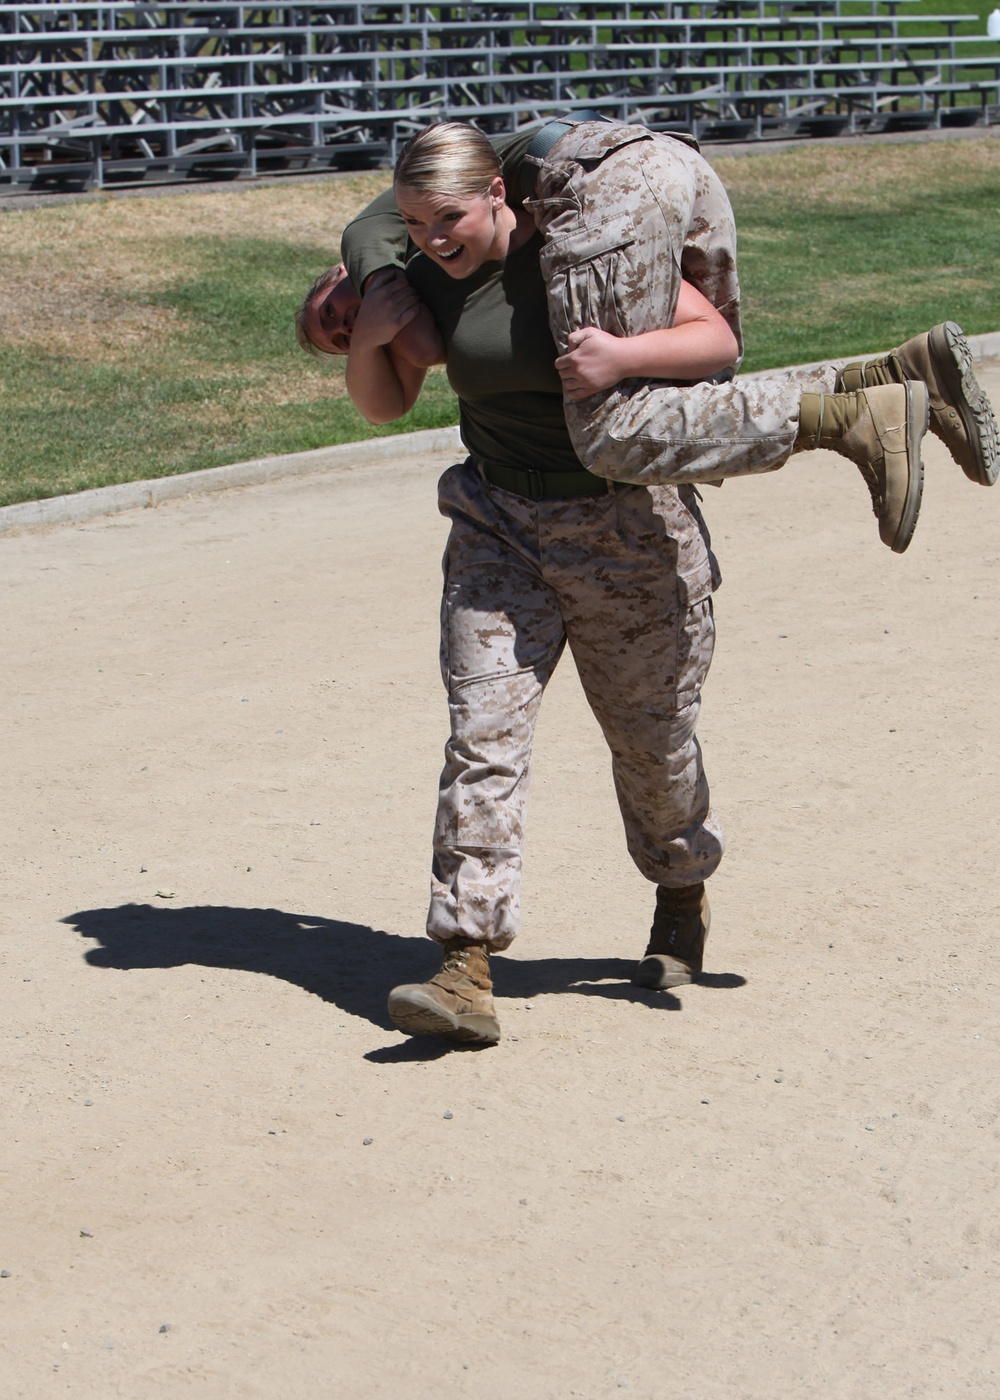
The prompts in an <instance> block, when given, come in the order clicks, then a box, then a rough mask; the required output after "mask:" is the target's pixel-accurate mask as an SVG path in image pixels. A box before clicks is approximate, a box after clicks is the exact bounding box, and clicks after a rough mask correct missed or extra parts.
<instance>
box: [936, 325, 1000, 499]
mask: <svg viewBox="0 0 1000 1400" xmlns="http://www.w3.org/2000/svg"><path fill="white" fill-rule="evenodd" d="M928 341H929V349H930V352H931V357H932V359H933V361H934V368H935V369H936V370H937V372H938V374H939V375H940V376H941V381H942V383H943V384H944V385H945V387H946V389H947V390H948V394H949V398H950V401H951V403H952V404H953V405H954V407H955V409H956V410H957V412H958V416H959V417H960V418H961V420H962V426H963V427H964V428H965V432H966V436H967V438H968V440H969V449H970V451H971V453H972V460H971V461H963V462H961V463H960V465H961V468H962V470H963V471H964V472H965V475H966V476H967V477H968V478H969V480H970V481H975V482H976V483H977V484H978V485H980V486H992V485H993V484H994V482H995V481H996V479H997V477H998V476H1000V428H998V427H997V420H996V415H995V414H994V412H993V406H992V404H991V403H990V401H989V399H988V397H987V396H986V394H985V393H984V392H983V390H982V388H981V386H980V384H979V380H978V379H977V378H976V376H975V372H974V370H973V368H972V351H971V350H970V349H969V342H968V341H967V340H966V338H965V335H964V334H963V331H962V327H961V326H959V325H956V324H955V322H954V321H944V322H942V324H941V325H939V326H935V327H934V329H933V330H932V331H931V332H930V334H929V336H928ZM938 436H943V435H942V434H938ZM944 440H945V441H946V442H947V438H945V439H944Z"/></svg>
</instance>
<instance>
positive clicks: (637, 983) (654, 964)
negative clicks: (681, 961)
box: [632, 953, 695, 992]
mask: <svg viewBox="0 0 1000 1400" xmlns="http://www.w3.org/2000/svg"><path fill="white" fill-rule="evenodd" d="M671 961H673V959H671ZM694 976H695V974H694V972H693V971H691V970H689V971H687V972H684V971H682V970H681V969H680V968H677V969H676V970H670V971H668V970H665V969H664V967H663V963H662V962H661V961H660V959H659V958H658V957H657V956H656V954H655V953H653V954H651V955H650V956H649V957H648V958H643V959H642V961H641V962H640V963H639V966H638V967H637V968H636V970H635V972H634V973H633V975H632V986H633V987H645V988H646V989H647V990H648V991H652V992H664V991H666V990H667V989H668V988H670V987H686V986H687V985H688V983H689V982H693V981H694Z"/></svg>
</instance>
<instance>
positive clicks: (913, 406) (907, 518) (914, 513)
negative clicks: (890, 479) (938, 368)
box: [886, 379, 931, 554]
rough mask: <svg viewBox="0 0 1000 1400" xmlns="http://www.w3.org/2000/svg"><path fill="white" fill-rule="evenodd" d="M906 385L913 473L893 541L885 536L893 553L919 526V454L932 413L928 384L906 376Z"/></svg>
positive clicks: (921, 484) (908, 450) (921, 465)
mask: <svg viewBox="0 0 1000 1400" xmlns="http://www.w3.org/2000/svg"><path fill="white" fill-rule="evenodd" d="M903 387H904V388H905V390H906V455H907V457H908V459H909V463H910V475H909V479H908V481H907V483H906V500H905V501H904V502H903V509H902V511H901V512H900V516H899V525H898V526H897V528H896V534H895V536H894V537H893V539H892V540H891V541H889V540H886V544H888V546H889V548H890V549H891V550H892V552H893V554H902V553H903V551H904V550H905V549H906V548H907V546H908V545H909V543H910V541H911V540H912V539H913V532H914V530H915V529H916V528H917V517H918V516H919V515H920V502H921V500H922V499H923V494H924V462H923V458H922V457H921V455H920V443H921V441H922V439H923V436H924V433H926V431H927V425H928V423H929V422H930V416H931V410H930V400H929V398H928V395H927V386H926V384H923V383H921V382H919V381H917V380H912V379H907V380H906V382H905V384H904V385H903Z"/></svg>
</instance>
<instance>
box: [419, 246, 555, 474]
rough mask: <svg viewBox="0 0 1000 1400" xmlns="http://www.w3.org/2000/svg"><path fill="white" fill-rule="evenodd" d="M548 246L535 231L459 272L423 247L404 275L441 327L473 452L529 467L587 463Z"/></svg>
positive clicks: (464, 429)
mask: <svg viewBox="0 0 1000 1400" xmlns="http://www.w3.org/2000/svg"><path fill="white" fill-rule="evenodd" d="M541 246H542V239H541V235H540V234H537V233H536V234H534V235H533V236H532V237H531V238H530V239H529V240H528V241H527V243H525V244H523V245H522V246H521V247H520V248H518V249H517V250H516V251H515V252H513V253H511V254H510V256H509V257H508V258H506V259H505V260H504V261H503V262H489V263H485V264H484V265H483V266H482V267H481V268H480V269H479V271H478V272H476V273H473V275H472V276H471V277H466V278H462V279H460V280H456V279H455V278H453V277H449V276H448V274H447V272H445V271H444V270H443V268H441V267H439V266H438V265H437V264H436V263H434V262H432V261H431V259H429V258H427V257H425V256H424V255H423V254H418V255H417V256H416V257H415V258H412V259H411V260H410V262H409V263H407V266H406V275H407V277H408V278H409V279H410V281H411V282H412V284H413V286H414V287H415V288H416V290H417V292H418V293H419V294H420V296H421V298H422V299H423V301H425V302H426V303H427V305H428V306H429V307H430V309H431V312H432V313H433V315H434V319H435V321H436V322H437V324H438V326H439V328H440V330H441V334H442V336H443V337H444V343H445V350H446V353H447V370H448V382H449V384H450V385H451V387H452V388H453V389H454V391H455V393H456V394H457V395H458V400H459V407H460V410H461V432H462V441H463V442H464V443H465V445H466V447H467V448H468V450H469V452H470V453H472V455H473V456H476V457H483V458H485V459H486V460H487V461H489V462H496V463H498V464H500V465H501V466H505V467H519V468H521V469H522V470H527V469H529V468H534V469H535V470H538V471H581V470H582V466H581V463H580V460H579V458H578V457H577V455H576V453H575V452H574V451H573V446H572V444H571V442H570V439H569V434H568V432H567V431H566V417H565V414H564V412H563V399H562V381H561V380H560V378H559V375H558V374H557V373H556V370H555V365H554V361H555V357H556V347H555V342H554V341H553V339H552V333H551V331H550V330H549V318H548V308H547V306H546V301H545V284H544V283H543V281H542V274H541V270H540V268H539V264H538V254H539V250H540V248H541Z"/></svg>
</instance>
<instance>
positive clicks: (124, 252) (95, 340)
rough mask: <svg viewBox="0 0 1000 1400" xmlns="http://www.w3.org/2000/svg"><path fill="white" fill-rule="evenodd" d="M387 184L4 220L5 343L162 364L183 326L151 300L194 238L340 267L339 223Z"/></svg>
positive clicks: (188, 255)
mask: <svg viewBox="0 0 1000 1400" xmlns="http://www.w3.org/2000/svg"><path fill="white" fill-rule="evenodd" d="M385 184H386V177H385V176H384V175H377V174H373V175H361V176H351V177H350V178H349V179H331V180H323V181H312V180H310V181H308V182H304V183H302V184H294V183H291V182H288V183H286V184H281V185H267V186H260V187H256V188H234V189H232V190H221V191H219V190H212V191H203V192H189V193H184V192H178V193H175V194H169V195H158V196H155V197H142V196H136V197H131V196H130V197H128V198H121V197H117V196H115V195H112V194H109V195H104V196H102V197H100V198H98V199H94V200H88V201H86V202H82V203H75V204H62V205H59V204H54V205H52V206H50V207H46V208H38V207H34V208H31V209H26V210H23V211H18V210H15V211H4V212H3V213H0V230H2V241H3V249H4V265H5V274H4V278H3V280H2V282H0V326H2V328H3V334H4V337H5V339H6V340H7V341H8V343H9V344H11V345H18V346H22V347H24V348H33V349H38V350H48V351H51V352H55V353H57V354H69V355H73V356H79V357H81V358H84V359H87V360H89V361H90V362H91V363H97V362H98V361H101V362H104V363H108V364H121V363H123V362H128V361H131V360H132V359H134V357H135V356H136V354H138V353H141V352H142V351H143V350H145V351H146V352H147V353H148V354H150V355H155V353H156V351H157V349H158V347H159V346H160V345H162V344H163V343H164V342H165V341H166V339H167V337H168V336H170V335H176V334H177V332H178V330H179V329H181V326H180V325H179V320H180V319H182V318H179V317H178V313H177V312H176V311H174V310H173V309H172V308H169V307H160V306H153V305H149V304H146V302H145V298H147V297H149V296H152V295H155V294H156V293H158V292H161V291H163V290H164V289H165V288H167V287H169V286H171V285H172V284H173V283H175V282H176V281H177V280H178V279H179V278H182V277H183V276H184V275H185V274H187V273H190V272H191V271H192V270H196V267H197V258H198V247H199V246H204V245H203V244H199V242H198V240H204V239H206V238H219V239H225V238H232V237H236V236H242V237H246V236H252V237H254V238H261V239H273V240H275V241H280V242H284V243H289V244H297V245H299V246H301V247H303V248H309V247H316V248H317V249H328V250H329V253H328V256H329V260H330V261H335V260H336V258H337V256H338V249H339V243H340V234H341V231H342V229H343V226H344V224H345V223H346V222H347V221H348V220H349V219H351V218H353V216H354V215H355V214H356V213H357V212H358V211H359V210H360V209H363V208H364V206H365V204H367V203H368V201H369V200H370V199H371V198H372V197H373V196H374V195H375V194H377V193H378V192H379V191H380V190H382V189H384V188H385ZM320 270H321V267H320V266H319V265H318V266H317V272H318V271H320ZM324 382H325V383H326V384H327V387H329V379H326V380H325V381H324Z"/></svg>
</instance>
